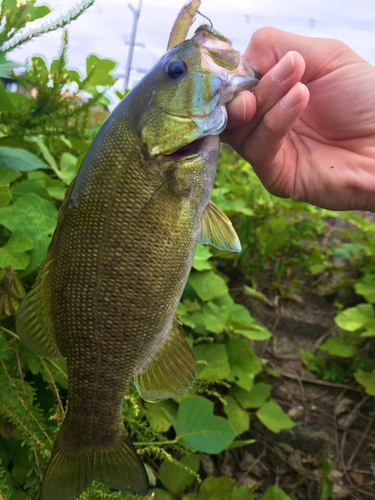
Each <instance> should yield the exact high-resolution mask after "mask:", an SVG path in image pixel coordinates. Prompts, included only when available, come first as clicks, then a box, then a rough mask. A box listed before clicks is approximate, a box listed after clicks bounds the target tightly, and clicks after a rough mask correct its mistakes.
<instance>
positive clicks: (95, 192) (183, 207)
mask: <svg viewBox="0 0 375 500" xmlns="http://www.w3.org/2000/svg"><path fill="white" fill-rule="evenodd" d="M194 1H196V0H194ZM196 5H197V4H196ZM188 14H189V16H190V19H193V17H194V16H193V15H192V13H191V12H188ZM193 14H194V13H193ZM189 22H190V21H189ZM182 31H183V32H184V36H185V31H184V30H182ZM172 35H173V33H172ZM172 35H171V36H172ZM178 38H179V37H178V36H177V37H176V36H175V37H174V39H173V40H174V42H173V43H172V45H173V46H172V47H171V48H170V49H169V50H168V51H167V52H166V53H165V54H164V56H163V57H162V58H161V59H160V60H159V61H158V62H157V64H156V65H155V66H154V67H153V68H152V69H151V70H150V71H149V72H148V73H147V74H146V75H145V76H144V78H143V79H142V80H141V81H140V82H139V83H138V84H137V85H136V86H135V87H134V88H133V89H132V90H131V91H130V92H129V93H128V94H127V95H126V97H125V98H124V99H123V100H122V101H121V102H120V103H119V104H118V106H117V107H116V109H115V110H114V111H113V112H112V113H111V114H110V115H109V117H108V118H107V119H106V121H105V122H104V124H103V125H102V127H101V128H100V130H99V132H98V133H97V135H96V137H95V138H94V140H93V142H92V144H91V146H90V148H89V150H88V152H87V154H86V156H85V158H84V160H83V162H82V165H81V167H80V169H79V171H78V173H77V175H76V178H75V179H74V181H73V182H72V184H71V185H70V187H69V188H68V190H67V193H66V196H65V199H64V201H63V204H62V206H61V209H60V212H59V216H58V221H57V225H56V230H55V232H54V234H53V237H52V240H51V244H50V246H49V249H48V253H47V256H46V258H45V260H44V261H43V264H42V265H41V267H40V269H39V272H38V276H37V279H36V282H35V284H34V286H33V287H32V289H31V290H30V292H29V293H28V294H27V296H26V298H25V299H24V300H23V302H22V304H21V306H20V309H19V312H18V316H17V332H18V334H19V336H20V338H21V340H22V341H23V342H24V343H25V344H26V346H28V347H29V348H30V349H31V350H32V351H33V352H35V353H37V354H39V355H41V356H45V357H52V358H53V357H57V356H63V357H64V358H66V362H67V370H68V381H69V383H68V404H67V412H66V416H65V419H64V421H63V423H62V425H61V428H60V430H59V433H58V436H57V438H56V441H55V443H54V445H53V449H52V454H51V457H50V460H49V463H48V465H47V468H46V472H45V475H44V479H43V482H42V486H41V493H40V499H41V500H71V499H73V498H76V497H77V496H79V495H80V494H81V493H82V492H83V491H84V490H85V489H86V488H88V487H89V486H90V485H91V484H92V482H93V481H94V480H95V481H99V482H101V483H104V484H106V485H108V486H110V487H112V488H114V489H117V490H120V491H123V492H125V493H129V494H138V495H145V494H146V493H147V491H148V487H149V483H148V478H147V474H146V470H145V467H144V465H143V463H142V461H141V459H140V458H139V456H138V455H137V453H136V450H135V448H134V446H133V444H132V441H131V439H130V436H129V432H128V430H127V429H126V428H125V426H124V422H123V418H122V406H123V401H124V396H125V394H126V392H127V389H128V386H129V384H130V382H131V381H132V380H133V379H134V382H135V386H136V388H137V389H138V392H139V394H140V396H141V397H142V398H143V399H144V400H146V401H149V402H156V401H160V400H164V399H167V398H172V397H175V396H177V395H179V394H182V393H183V392H185V391H186V390H188V389H189V388H190V387H191V386H192V384H193V382H194V379H195V374H196V368H195V361H194V357H193V354H192V352H191V350H190V348H189V346H188V344H187V343H186V340H185V338H184V334H183V333H182V331H181V330H180V328H179V321H178V317H177V316H176V308H177V305H178V303H179V300H180V297H181V295H182V292H183V290H184V287H185V284H186V281H187V279H188V276H189V272H190V269H191V266H192V261H193V257H194V253H195V248H196V244H197V242H198V243H202V244H211V245H214V246H215V247H217V248H220V249H226V250H231V251H235V252H238V251H240V249H241V245H240V242H239V239H238V236H237V234H236V232H235V230H234V228H233V226H232V224H231V222H230V221H229V219H228V218H227V217H226V216H225V214H224V213H223V212H221V210H220V209H219V208H218V207H217V206H216V205H215V204H214V203H212V201H210V198H211V190H212V187H213V183H214V179H215V173H216V167H217V161H218V156H219V147H220V140H219V134H220V133H221V132H222V131H223V130H224V128H225V127H226V124H227V112H226V103H227V102H228V101H230V100H231V99H232V98H233V97H234V96H235V95H236V94H237V93H238V92H240V91H242V90H244V89H248V90H253V89H254V88H255V86H256V84H257V83H258V81H259V76H258V75H257V73H256V71H255V70H254V69H253V68H252V67H251V66H250V65H249V64H248V63H247V62H246V61H245V59H244V58H243V57H242V56H241V55H240V53H239V52H237V51H236V50H234V49H233V47H232V44H231V42H230V40H228V39H227V38H226V37H225V36H224V35H222V34H221V33H219V32H218V31H216V30H215V29H213V28H211V27H210V26H208V25H202V26H200V27H198V29H197V30H196V31H195V33H194V35H193V36H192V37H191V38H190V39H187V40H183V41H182V40H179V39H178ZM177 41H178V42H179V43H177ZM176 43H177V44H176Z"/></svg>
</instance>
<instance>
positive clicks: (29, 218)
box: [0, 193, 58, 273]
mask: <svg viewBox="0 0 375 500" xmlns="http://www.w3.org/2000/svg"><path fill="white" fill-rule="evenodd" d="M57 213H58V212H57V209H56V207H55V206H54V205H52V203H50V202H49V201H47V200H44V199H43V198H41V197H40V196H38V195H36V194H33V193H30V194H27V195H25V196H22V197H20V198H18V199H17V200H16V201H15V202H14V203H13V204H12V205H9V206H7V207H5V208H2V209H0V224H2V225H3V226H5V227H6V228H7V229H9V230H10V231H12V232H13V235H14V236H16V235H19V234H22V235H25V236H30V238H31V239H32V240H33V242H34V248H33V250H32V251H31V253H30V264H29V266H28V267H27V269H26V271H25V272H26V273H27V272H31V271H32V270H34V269H35V268H36V267H38V266H39V265H40V264H41V262H42V260H43V259H44V256H45V254H46V252H47V248H48V245H49V242H50V239H51V236H52V234H53V231H54V229H55V225H56V218H57Z"/></svg>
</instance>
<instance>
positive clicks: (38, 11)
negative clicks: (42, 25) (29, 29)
mask: <svg viewBox="0 0 375 500" xmlns="http://www.w3.org/2000/svg"><path fill="white" fill-rule="evenodd" d="M50 12H51V9H50V8H49V7H48V5H37V6H36V7H34V8H33V11H32V14H31V19H30V21H35V20H36V19H41V18H42V17H45V16H47V15H48V14H49V13H50Z"/></svg>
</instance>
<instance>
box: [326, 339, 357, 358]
mask: <svg viewBox="0 0 375 500" xmlns="http://www.w3.org/2000/svg"><path fill="white" fill-rule="evenodd" d="M318 349H320V350H322V351H325V352H328V354H331V356H339V357H340V358H351V357H352V356H354V354H355V353H356V347H355V345H354V344H353V343H351V342H349V341H347V340H345V339H343V338H342V337H332V338H330V339H327V340H326V341H325V342H323V344H321V345H319V346H318Z"/></svg>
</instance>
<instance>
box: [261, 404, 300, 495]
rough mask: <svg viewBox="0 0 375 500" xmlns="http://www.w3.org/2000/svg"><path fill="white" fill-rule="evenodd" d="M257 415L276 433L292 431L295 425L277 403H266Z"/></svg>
mask: <svg viewBox="0 0 375 500" xmlns="http://www.w3.org/2000/svg"><path fill="white" fill-rule="evenodd" d="M256 415H257V417H258V418H259V420H260V421H261V422H262V424H263V425H265V426H266V427H267V428H268V429H269V430H270V431H272V432H275V433H278V432H280V431H282V430H283V429H291V428H292V427H294V425H295V424H294V422H293V420H291V419H290V418H289V417H288V415H287V414H286V413H285V412H284V410H283V409H282V408H281V406H280V405H278V404H277V403H275V401H268V402H267V403H264V405H262V406H261V407H260V408H259V410H258V411H257V413H256ZM270 498H272V497H270Z"/></svg>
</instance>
